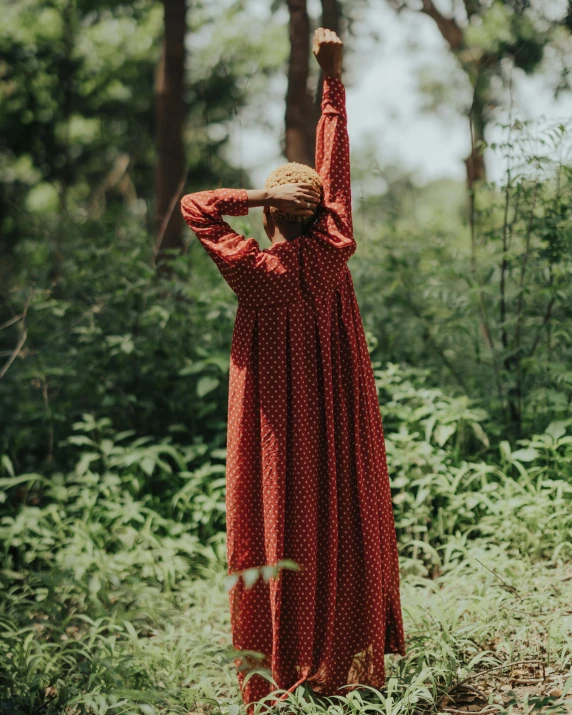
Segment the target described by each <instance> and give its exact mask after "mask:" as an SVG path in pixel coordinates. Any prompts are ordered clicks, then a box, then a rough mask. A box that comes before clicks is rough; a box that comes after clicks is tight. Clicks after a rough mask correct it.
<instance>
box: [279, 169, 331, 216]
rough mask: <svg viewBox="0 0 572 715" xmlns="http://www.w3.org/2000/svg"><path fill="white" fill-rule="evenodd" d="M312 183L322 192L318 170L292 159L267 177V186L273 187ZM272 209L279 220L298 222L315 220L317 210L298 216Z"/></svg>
mask: <svg viewBox="0 0 572 715" xmlns="http://www.w3.org/2000/svg"><path fill="white" fill-rule="evenodd" d="M300 183H304V184H311V185H312V186H314V187H315V188H316V189H318V191H319V192H320V193H321V192H322V180H321V179H320V175H319V174H318V172H317V171H315V170H314V169H312V167H311V166H307V165H306V164H299V163H298V162H296V161H290V162H288V163H287V164H282V166H279V167H278V168H277V169H274V171H272V172H271V173H270V175H269V177H268V178H267V179H266V183H265V188H267V189H271V188H272V187H273V186H282V185H283V184H300ZM270 211H271V212H272V214H273V215H274V217H275V218H276V219H277V220H278V221H291V222H296V223H309V222H310V221H313V220H314V218H315V216H316V212H315V211H314V213H313V214H312V216H297V215H296V214H288V213H284V211H279V210H278V209H276V208H274V207H271V208H270Z"/></svg>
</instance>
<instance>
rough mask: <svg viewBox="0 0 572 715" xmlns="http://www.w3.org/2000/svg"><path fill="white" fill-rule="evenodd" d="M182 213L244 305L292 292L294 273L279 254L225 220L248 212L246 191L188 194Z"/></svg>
mask: <svg viewBox="0 0 572 715" xmlns="http://www.w3.org/2000/svg"><path fill="white" fill-rule="evenodd" d="M181 211H182V213H183V217H184V219H185V221H186V223H187V224H188V225H189V227H190V228H191V229H192V230H193V231H194V233H195V235H196V236H197V238H198V239H199V241H200V242H201V244H202V246H203V248H204V249H205V250H206V252H207V253H208V254H209V256H210V257H211V258H212V260H213V261H214V263H215V264H216V266H217V267H218V269H219V271H220V272H221V274H222V276H223V278H224V279H225V280H226V282H227V283H228V285H229V286H230V287H231V288H232V290H233V291H234V292H235V293H236V294H237V296H238V297H239V299H241V300H242V301H243V302H245V303H247V304H248V303H251V304H257V303H259V302H264V301H269V300H274V299H280V298H282V297H284V295H285V294H288V293H289V292H291V288H292V285H293V280H292V279H293V277H294V272H293V271H292V270H291V266H290V265H288V264H289V262H288V261H284V260H283V258H282V255H281V252H280V251H276V252H274V253H267V252H266V251H261V250H260V246H259V245H258V242H257V241H256V240H255V239H254V238H246V239H245V237H244V236H242V235H241V234H239V233H237V232H236V231H234V229H233V228H232V227H231V226H230V225H229V224H228V223H226V221H224V220H223V218H222V217H223V214H224V215H227V216H245V215H246V214H247V213H248V194H247V192H246V190H245V189H215V190H212V191H198V192H196V193H194V194H187V195H186V196H183V198H182V199H181Z"/></svg>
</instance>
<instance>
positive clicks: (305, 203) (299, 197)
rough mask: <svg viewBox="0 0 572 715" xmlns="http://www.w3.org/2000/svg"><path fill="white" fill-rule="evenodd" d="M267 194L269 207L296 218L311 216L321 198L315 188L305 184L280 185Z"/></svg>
mask: <svg viewBox="0 0 572 715" xmlns="http://www.w3.org/2000/svg"><path fill="white" fill-rule="evenodd" d="M268 193H269V204H270V206H273V207H274V208H275V209H278V211H282V212H283V213H287V214H294V215H296V216H312V214H313V213H314V212H315V211H316V207H317V205H318V204H319V203H320V201H321V198H322V197H321V195H320V191H319V190H318V189H317V188H316V187H315V186H312V184H306V183H297V184H280V185H279V186H273V187H272V188H270V189H268Z"/></svg>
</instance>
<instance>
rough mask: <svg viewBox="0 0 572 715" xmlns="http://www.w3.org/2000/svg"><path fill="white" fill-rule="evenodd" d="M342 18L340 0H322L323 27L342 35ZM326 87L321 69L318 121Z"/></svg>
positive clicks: (315, 113)
mask: <svg viewBox="0 0 572 715" xmlns="http://www.w3.org/2000/svg"><path fill="white" fill-rule="evenodd" d="M341 19H342V10H341V8H340V0H322V27H325V28H326V30H333V31H334V32H335V33H336V34H337V35H338V36H339V35H340V24H341V22H340V21H341ZM323 89H324V73H323V72H322V71H321V70H320V79H319V80H318V87H317V89H316V96H315V97H314V115H315V121H316V122H317V121H318V119H319V118H320V113H321V110H322V92H323Z"/></svg>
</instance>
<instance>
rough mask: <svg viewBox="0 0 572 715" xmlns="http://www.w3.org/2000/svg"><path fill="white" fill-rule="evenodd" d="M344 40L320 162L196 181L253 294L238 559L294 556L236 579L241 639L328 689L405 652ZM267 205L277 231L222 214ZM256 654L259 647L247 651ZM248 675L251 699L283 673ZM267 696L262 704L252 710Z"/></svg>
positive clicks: (205, 233) (201, 228) (237, 275)
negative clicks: (259, 175) (258, 183)
mask: <svg viewBox="0 0 572 715" xmlns="http://www.w3.org/2000/svg"><path fill="white" fill-rule="evenodd" d="M342 49H343V48H342V43H341V41H340V39H339V38H338V37H337V35H336V34H335V33H333V32H331V31H329V30H324V29H322V28H320V29H318V30H317V31H316V34H315V37H314V54H315V56H316V58H317V60H318V62H319V64H320V65H321V67H322V69H323V72H324V75H325V80H324V91H323V98H322V116H321V118H320V121H319V124H318V129H317V144H316V171H314V170H313V169H310V168H309V167H306V166H303V165H300V164H286V165H285V166H283V167H280V168H279V169H278V170H276V171H275V172H273V174H271V175H270V177H269V179H268V181H267V182H266V187H265V188H264V189H263V190H255V191H247V190H244V189H218V190H215V191H201V192H198V193H195V194H189V195H187V196H185V197H184V198H183V199H182V202H181V206H182V211H183V215H184V217H185V220H186V222H187V223H188V225H189V226H190V227H191V228H192V230H193V231H194V232H195V234H196V235H197V237H198V239H199V240H200V242H201V243H202V245H203V246H204V248H205V249H206V251H207V252H208V254H209V255H210V256H211V258H212V259H213V260H214V262H215V263H216V265H217V266H218V268H219V269H220V272H221V273H222V275H223V277H224V278H225V280H226V281H227V282H228V284H229V285H230V287H231V288H232V289H233V291H234V292H235V293H236V295H237V297H238V310H237V315H236V324H235V328H234V334H233V341H232V348H231V365H230V393H229V412H228V440H227V447H228V462H227V497H226V499H227V535H228V571H229V574H232V573H234V572H237V571H241V570H243V569H247V568H251V567H255V566H261V565H263V564H276V563H277V562H279V561H281V560H282V559H292V560H293V561H295V562H296V563H297V564H299V566H300V570H299V571H292V570H282V571H280V573H279V575H278V576H277V577H276V578H273V579H271V580H270V581H269V582H268V583H265V582H264V581H263V580H262V579H259V580H258V582H257V583H256V584H255V585H254V586H253V587H252V588H250V589H247V588H246V587H245V585H244V582H243V581H242V580H239V581H238V582H237V583H236V585H235V586H234V587H233V588H232V590H231V592H230V607H231V624H232V636H233V646H234V647H235V648H236V649H237V650H243V651H257V652H259V653H262V654H263V657H264V660H263V662H262V664H260V663H256V664H255V666H254V667H260V666H261V665H262V667H266V668H267V669H268V670H269V671H271V674H272V677H273V679H274V681H275V682H276V684H277V686H278V687H279V688H282V689H285V690H289V691H291V692H292V691H293V690H294V689H295V688H296V687H297V686H298V685H299V684H301V683H303V682H305V683H307V684H308V685H309V686H310V687H311V688H312V689H313V690H314V691H315V692H319V693H322V694H324V695H333V694H335V693H336V692H337V694H343V693H344V692H345V691H346V690H348V688H345V689H343V690H338V688H340V687H341V686H343V685H347V684H352V685H355V686H357V685H358V684H361V685H369V686H373V687H376V688H379V687H381V686H382V685H383V684H384V680H385V676H384V653H401V654H402V655H403V654H405V645H404V637H403V625H402V618H401V605H400V596H399V567H398V558H397V546H396V536H395V528H394V521H393V513H392V504H391V493H390V487H389V478H388V474H387V467H386V459H385V447H384V437H383V428H382V422H381V417H380V412H379V404H378V399H377V390H376V386H375V382H374V376H373V371H372V367H371V362H370V359H369V354H368V350H367V345H366V339H365V334H364V330H363V325H362V321H361V317H360V313H359V308H358V304H357V301H356V297H355V293H354V288H353V283H352V277H351V273H350V271H349V268H348V266H347V261H348V259H349V258H350V256H351V255H352V254H353V253H354V251H355V250H356V243H355V240H354V236H353V229H352V207H351V189H350V166H349V143H348V134H347V123H346V109H345V89H344V86H343V84H342V82H341V65H342ZM255 206H263V207H264V227H265V231H266V234H267V235H268V237H269V238H270V240H271V242H272V245H271V246H270V247H269V248H267V249H264V250H260V248H259V245H258V243H257V242H256V241H255V240H254V239H252V238H249V239H247V240H244V237H243V236H240V235H238V234H237V233H236V232H234V231H233V230H232V229H231V227H230V226H229V225H228V224H227V223H225V222H224V221H223V219H222V216H223V215H225V214H226V215H231V216H243V215H245V214H246V213H248V210H249V208H251V207H255ZM238 664H241V665H242V666H243V667H244V665H246V666H248V664H249V660H248V657H247V654H245V657H244V658H242V659H237V665H238ZM246 672H247V671H246V670H245V669H242V668H241V669H239V672H238V678H239V683H240V685H241V687H242V695H243V699H244V702H245V703H247V704H249V703H253V702H254V701H257V700H259V699H260V698H262V697H264V696H265V695H267V694H269V693H270V692H271V691H272V690H273V689H274V687H273V686H272V684H271V683H269V682H268V681H267V680H266V679H264V678H263V677H262V676H261V675H259V674H254V675H252V677H250V678H248V679H247V682H246V683H245V682H244V681H245V675H246ZM252 709H253V707H252V705H250V707H249V708H248V711H249V712H252Z"/></svg>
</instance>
